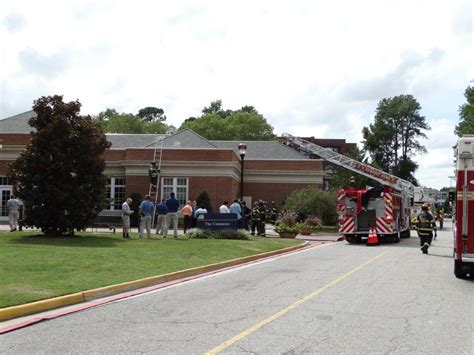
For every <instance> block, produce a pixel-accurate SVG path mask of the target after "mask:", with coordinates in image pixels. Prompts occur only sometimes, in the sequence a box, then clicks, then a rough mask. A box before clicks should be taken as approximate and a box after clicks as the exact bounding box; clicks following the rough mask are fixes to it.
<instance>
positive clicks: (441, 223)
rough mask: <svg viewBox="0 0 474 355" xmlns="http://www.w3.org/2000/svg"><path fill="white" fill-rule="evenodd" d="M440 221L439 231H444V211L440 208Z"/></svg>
mask: <svg viewBox="0 0 474 355" xmlns="http://www.w3.org/2000/svg"><path fill="white" fill-rule="evenodd" d="M438 221H439V230H441V229H443V222H444V209H443V207H440V208H439V209H438Z"/></svg>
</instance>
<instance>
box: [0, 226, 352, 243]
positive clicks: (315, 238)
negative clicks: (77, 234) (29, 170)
mask: <svg viewBox="0 0 474 355" xmlns="http://www.w3.org/2000/svg"><path fill="white" fill-rule="evenodd" d="M9 230H10V226H9V225H8V222H7V221H1V222H0V232H5V231H9ZM32 231H39V229H32V228H28V229H27V228H23V232H32ZM121 231H122V229H121V228H120V227H116V231H115V233H116V234H117V233H119V234H120V233H121ZM87 232H91V233H93V232H95V233H105V234H108V233H110V234H113V232H112V231H111V230H109V229H108V228H87ZM131 232H132V233H138V230H137V228H136V227H134V228H131ZM183 234H184V232H183V230H182V229H178V235H183ZM169 235H172V231H171V233H169ZM265 236H266V237H267V238H280V235H279V234H278V233H277V232H275V231H274V230H273V225H271V224H266V225H265ZM152 237H157V235H156V234H155V230H154V229H152ZM296 239H301V240H307V241H310V242H338V241H341V240H344V239H343V237H342V236H341V235H340V234H337V233H317V234H312V235H301V234H299V235H298V236H297V237H296Z"/></svg>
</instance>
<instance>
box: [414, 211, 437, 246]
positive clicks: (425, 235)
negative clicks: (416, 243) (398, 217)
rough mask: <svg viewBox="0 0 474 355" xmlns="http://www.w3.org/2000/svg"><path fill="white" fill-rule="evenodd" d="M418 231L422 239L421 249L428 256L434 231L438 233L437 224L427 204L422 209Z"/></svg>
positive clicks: (417, 226)
mask: <svg viewBox="0 0 474 355" xmlns="http://www.w3.org/2000/svg"><path fill="white" fill-rule="evenodd" d="M416 229H417V231H418V236H419V237H420V247H421V248H420V249H421V251H422V252H423V254H428V248H429V247H430V245H431V241H432V239H433V230H435V231H436V222H435V219H434V217H433V214H432V213H431V212H430V211H429V207H428V205H426V204H425V205H423V207H421V213H420V214H419V216H418V218H417V223H416Z"/></svg>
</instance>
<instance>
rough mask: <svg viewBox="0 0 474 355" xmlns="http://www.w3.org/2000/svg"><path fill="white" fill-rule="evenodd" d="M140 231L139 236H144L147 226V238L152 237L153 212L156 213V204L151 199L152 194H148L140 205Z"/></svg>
mask: <svg viewBox="0 0 474 355" xmlns="http://www.w3.org/2000/svg"><path fill="white" fill-rule="evenodd" d="M138 208H139V209H140V216H141V218H142V219H141V222H140V233H139V234H138V237H139V238H143V230H144V229H145V228H146V235H147V238H148V239H150V238H151V219H152V218H153V214H154V213H155V205H154V204H153V202H151V200H150V196H149V195H146V196H145V199H144V200H143V201H142V203H141V204H140V206H139V207H138Z"/></svg>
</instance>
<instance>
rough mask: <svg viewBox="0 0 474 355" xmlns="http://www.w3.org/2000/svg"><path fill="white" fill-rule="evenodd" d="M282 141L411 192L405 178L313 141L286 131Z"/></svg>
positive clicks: (394, 187)
mask: <svg viewBox="0 0 474 355" xmlns="http://www.w3.org/2000/svg"><path fill="white" fill-rule="evenodd" d="M283 138H284V140H285V142H284V143H286V144H288V145H292V146H293V147H295V148H297V149H298V150H299V151H300V152H302V153H304V154H315V155H318V156H320V157H321V158H323V159H324V160H327V161H328V162H330V163H333V164H335V165H338V166H341V167H343V168H346V169H349V170H351V171H354V172H356V173H357V174H361V175H364V176H367V177H368V178H371V179H373V180H375V181H377V182H379V183H381V184H383V185H387V186H390V187H392V188H393V189H395V190H398V191H407V192H409V193H410V194H413V192H414V188H415V186H414V185H413V184H412V183H411V182H409V181H406V180H403V179H400V178H399V177H397V176H394V175H391V174H388V173H386V172H385V171H382V170H379V169H376V168H374V167H372V166H370V165H367V164H364V163H361V162H360V161H357V160H355V159H352V158H349V157H347V156H345V155H343V154H339V153H337V152H335V151H333V150H331V149H327V148H324V147H321V146H320V145H317V144H315V143H312V142H309V141H307V140H304V139H301V138H299V137H295V136H293V135H291V134H288V133H283Z"/></svg>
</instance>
